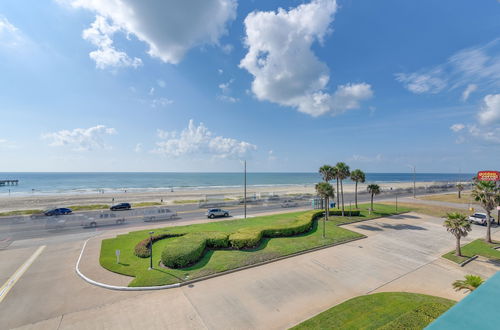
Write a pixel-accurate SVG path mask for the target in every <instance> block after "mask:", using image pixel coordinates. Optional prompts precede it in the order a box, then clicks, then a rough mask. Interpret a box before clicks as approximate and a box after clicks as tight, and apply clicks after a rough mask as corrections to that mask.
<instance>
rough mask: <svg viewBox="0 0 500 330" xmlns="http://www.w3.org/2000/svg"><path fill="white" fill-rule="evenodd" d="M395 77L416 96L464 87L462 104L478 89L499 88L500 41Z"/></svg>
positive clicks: (465, 50)
mask: <svg viewBox="0 0 500 330" xmlns="http://www.w3.org/2000/svg"><path fill="white" fill-rule="evenodd" d="M395 76H396V80H398V81H400V82H402V83H403V84H404V86H405V87H406V88H407V89H408V90H409V91H411V92H413V93H416V94H422V93H434V94H435V93H439V92H442V91H444V90H453V89H455V88H462V87H464V86H467V87H466V89H465V90H464V92H463V93H462V100H464V101H465V100H467V99H468V97H469V96H470V94H471V93H472V92H474V91H476V90H477V89H478V88H479V87H481V88H498V87H499V86H500V38H499V39H495V40H493V41H491V42H489V43H487V44H486V45H483V46H477V47H471V48H466V49H462V50H460V51H458V52H456V53H455V54H453V55H451V56H450V57H449V58H448V59H447V60H446V62H444V63H442V64H439V65H436V66H434V67H431V68H425V69H421V70H419V71H417V72H413V73H396V75H395Z"/></svg>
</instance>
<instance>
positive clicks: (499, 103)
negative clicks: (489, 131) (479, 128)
mask: <svg viewBox="0 0 500 330" xmlns="http://www.w3.org/2000/svg"><path fill="white" fill-rule="evenodd" d="M478 119H479V123H481V124H483V125H488V124H494V123H496V122H499V121H500V94H493V95H491V94H490V95H486V96H485V97H484V104H483V106H482V107H481V110H480V111H479V115H478Z"/></svg>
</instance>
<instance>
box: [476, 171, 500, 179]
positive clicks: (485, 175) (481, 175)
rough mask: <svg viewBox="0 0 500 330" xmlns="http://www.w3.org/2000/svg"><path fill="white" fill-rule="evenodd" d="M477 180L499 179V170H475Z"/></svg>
mask: <svg viewBox="0 0 500 330" xmlns="http://www.w3.org/2000/svg"><path fill="white" fill-rule="evenodd" d="M477 179H478V180H479V181H500V172H498V171H479V172H477Z"/></svg>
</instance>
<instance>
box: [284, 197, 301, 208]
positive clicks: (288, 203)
mask: <svg viewBox="0 0 500 330" xmlns="http://www.w3.org/2000/svg"><path fill="white" fill-rule="evenodd" d="M297 206H299V203H297V202H296V201H293V200H291V199H285V200H284V201H283V202H281V207H297Z"/></svg>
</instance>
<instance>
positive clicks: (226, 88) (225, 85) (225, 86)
mask: <svg viewBox="0 0 500 330" xmlns="http://www.w3.org/2000/svg"><path fill="white" fill-rule="evenodd" d="M233 82H234V79H231V80H229V81H228V82H227V83H222V84H219V88H220V89H221V91H222V92H223V93H228V92H230V86H231V84H232V83H233Z"/></svg>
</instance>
